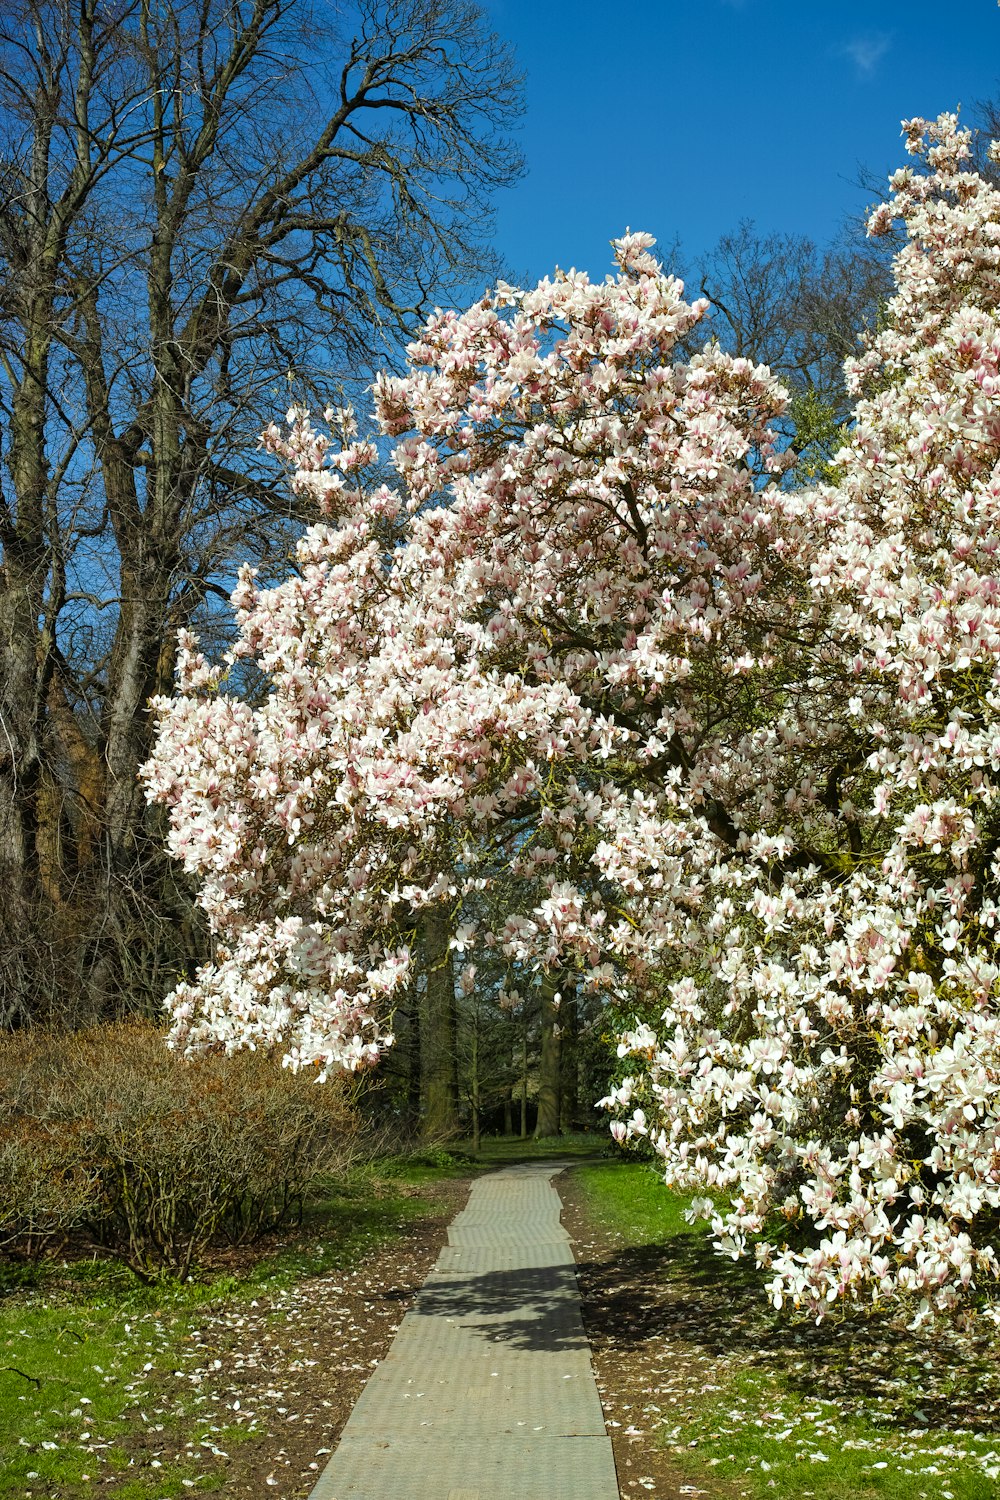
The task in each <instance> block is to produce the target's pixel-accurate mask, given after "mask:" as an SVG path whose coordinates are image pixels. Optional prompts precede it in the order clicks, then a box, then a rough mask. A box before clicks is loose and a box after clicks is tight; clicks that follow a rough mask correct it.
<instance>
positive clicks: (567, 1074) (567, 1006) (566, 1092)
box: [559, 990, 580, 1132]
mask: <svg viewBox="0 0 1000 1500" xmlns="http://www.w3.org/2000/svg"><path fill="white" fill-rule="evenodd" d="M559 1017H560V1026H561V1028H562V1057H561V1059H560V1079H559V1083H560V1090H559V1123H560V1126H561V1128H562V1130H563V1131H564V1132H565V1131H567V1130H568V1131H573V1130H576V1129H577V1127H578V1125H579V1123H580V1121H579V1114H580V1046H579V1041H580V1011H579V1006H578V1002H577V997H576V995H574V994H567V992H566V990H563V999H562V1005H561V1006H560V1007H559Z"/></svg>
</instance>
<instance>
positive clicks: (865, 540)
mask: <svg viewBox="0 0 1000 1500" xmlns="http://www.w3.org/2000/svg"><path fill="white" fill-rule="evenodd" d="M906 132H907V136H908V142H909V149H910V151H911V152H912V153H913V154H914V155H915V156H917V157H920V158H924V159H925V167H926V170H925V171H923V172H914V171H912V170H907V171H902V172H899V173H897V175H896V176H895V178H894V179H893V181H892V187H893V189H894V192H895V197H894V198H893V200H892V201H891V202H890V203H888V204H887V205H885V206H884V207H883V208H880V209H879V210H878V211H877V213H876V214H875V215H874V217H873V219H872V223H871V229H872V232H873V233H876V234H877V233H882V232H885V231H886V230H887V229H888V228H889V227H890V225H891V224H892V223H893V222H894V221H895V220H896V219H897V218H898V219H901V220H902V222H903V226H904V228H905V231H906V237H907V238H906V244H905V248H904V249H903V250H902V251H901V253H900V254H899V255H898V257H897V259H896V263H895V274H896V284H897V292H896V295H895V297H894V298H893V300H892V301H891V302H890V304H889V306H888V308H887V311H886V319H885V325H886V326H885V329H884V331H883V332H881V333H880V334H878V335H877V336H876V337H874V338H872V339H871V340H870V341H869V343H868V346H867V348H866V350H865V352H864V353H863V354H862V355H861V357H860V358H858V359H857V360H855V361H853V362H852V363H851V364H850V366H849V368H848V377H849V381H850V385H851V387H852V390H853V393H854V395H855V396H856V398H857V400H856V405H855V408H854V424H853V427H852V429H851V435H850V442H849V444H848V446H847V447H846V448H845V449H844V450H843V451H842V452H841V453H840V454H839V456H838V459H837V463H838V466H839V482H838V483H837V484H836V485H834V486H829V487H824V488H821V489H818V490H817V491H815V492H814V493H812V494H809V495H807V496H804V497H803V498H804V504H805V505H806V506H807V507H808V510H809V513H810V514H809V521H808V526H809V529H810V532H811V535H812V537H813V541H814V545H815V548H816V552H815V557H814V559H813V561H812V563H811V565H810V581H811V587H812V590H813V595H814V598H815V600H816V601H817V603H818V604H820V611H821V614H822V616H823V627H822V630H821V631H820V632H819V633H818V634H817V635H816V636H814V637H812V638H809V637H805V636H804V637H803V648H804V649H803V651H802V654H801V658H800V661H799V664H798V667H797V670H796V673H795V674H794V676H793V677H792V678H790V679H789V680H788V682H787V684H786V694H785V697H784V701H783V702H782V703H781V704H780V706H779V707H778V708H777V711H776V712H775V713H773V715H772V716H771V717H770V719H769V722H768V724H767V725H766V726H764V727H763V728H762V730H761V731H760V732H758V734H757V735H756V736H755V737H754V738H753V740H752V741H748V743H747V746H746V751H745V754H746V759H747V765H748V768H749V767H750V766H753V767H756V768H757V772H758V774H759V775H760V776H761V777H762V778H767V779H771V780H774V782H775V786H776V789H777V790H782V789H784V795H783V797H782V798H781V799H780V801H779V800H778V799H775V805H774V806H773V808H772V810H771V815H770V816H769V817H768V818H767V819H764V820H761V821H760V822H759V823H758V825H757V829H756V830H755V832H754V834H753V835H752V837H751V840H750V848H751V853H752V855H753V858H752V860H749V861H747V860H743V861H740V862H738V863H733V862H732V861H728V860H720V861H719V863H718V864H717V865H716V866H715V868H714V870H713V879H714V881H715V889H714V893H713V897H712V901H711V903H710V907H709V908H708V909H707V910H706V912H705V914H704V918H703V923H704V928H705V930H706V931H707V932H713V933H715V934H716V935H717V938H718V940H717V941H715V942H711V941H710V942H708V943H706V944H705V945H704V946H703V947H702V949H701V950H700V953H699V954H698V956H697V963H696V964H695V965H689V966H688V967H687V970H686V972H684V973H683V974H679V975H678V976H677V977H676V978H675V979H674V981H673V982H672V983H670V984H669V986H668V993H669V1003H668V1005H667V1008H666V1009H665V1011H664V1013H663V1019H662V1024H661V1026H660V1027H659V1028H658V1030H657V1033H656V1034H655V1035H654V1034H653V1032H652V1031H651V1030H650V1029H649V1028H639V1029H637V1030H636V1031H634V1032H633V1033H632V1034H631V1035H630V1036H628V1037H626V1038H624V1039H623V1042H622V1047H621V1054H622V1055H625V1056H631V1058H632V1059H633V1061H634V1063H635V1069H634V1073H633V1076H631V1077H628V1078H626V1079H625V1081H624V1083H623V1084H622V1086H621V1087H619V1088H618V1089H617V1090H616V1091H615V1092H614V1094H613V1095H612V1096H611V1097H610V1098H609V1099H608V1100H607V1101H605V1102H606V1103H607V1105H608V1106H609V1107H610V1108H612V1109H613V1110H614V1111H615V1112H616V1114H617V1116H618V1118H617V1119H616V1121H615V1123H614V1125H613V1129H614V1132H615V1134H616V1136H617V1137H618V1138H619V1139H627V1138H629V1137H635V1136H636V1135H646V1134H651V1135H652V1137H653V1140H654V1146H655V1149H656V1150H657V1152H658V1153H659V1154H660V1156H661V1157H662V1159H663V1161H664V1164H665V1169H666V1177H667V1180H668V1181H669V1182H671V1183H673V1184H675V1185H678V1186H683V1187H686V1188H689V1189H695V1190H696V1191H702V1192H704V1190H705V1189H707V1195H706V1196H704V1197H702V1198H700V1199H699V1200H696V1203H695V1210H694V1211H695V1213H696V1214H703V1215H705V1216H708V1217H710V1218H711V1219H712V1222H713V1224H714V1226H715V1228H716V1231H717V1232H718V1234H719V1237H720V1239H719V1243H720V1246H721V1247H722V1248H723V1249H725V1250H727V1251H728V1252H729V1253H731V1254H732V1255H733V1256H739V1255H742V1254H744V1253H746V1251H747V1250H748V1248H749V1247H750V1246H751V1244H752V1245H753V1248H754V1249H755V1252H756V1255H757V1258H758V1261H759V1262H760V1263H762V1264H763V1265H764V1266H766V1267H768V1268H769V1269H770V1273H771V1277H772V1279H771V1280H770V1283H769V1291H770V1293H771V1296H772V1298H773V1301H774V1303H775V1305H776V1306H779V1307H780V1306H781V1305H782V1304H783V1303H784V1302H785V1301H786V1300H789V1301H791V1302H793V1303H794V1304H795V1305H796V1306H803V1307H806V1308H808V1309H809V1310H810V1311H811V1312H812V1313H814V1314H815V1315H816V1317H817V1318H819V1317H821V1316H822V1315H823V1313H824V1312H826V1311H827V1310H828V1309H829V1308H830V1307H832V1306H833V1305H835V1304H837V1303H838V1302H840V1301H841V1300H842V1299H855V1300H860V1301H863V1302H866V1303H879V1302H883V1301H886V1300H889V1299H892V1300H898V1299H900V1298H903V1299H906V1300H912V1301H913V1303H914V1321H915V1323H919V1322H920V1321H923V1320H924V1319H926V1318H928V1317H930V1316H932V1315H933V1314H934V1313H936V1312H944V1311H953V1310H955V1309H961V1308H968V1307H971V1306H974V1305H975V1304H976V1302H977V1301H978V1302H979V1303H981V1304H983V1305H986V1306H989V1305H990V1296H991V1289H992V1288H993V1287H994V1284H995V1282H996V1279H997V1276H998V1273H1000V1261H998V1250H1000V1239H998V1223H1000V1087H998V1085H1000V1024H998V1007H997V994H998V983H997V980H998V968H997V963H996V933H995V923H996V918H997V905H996V899H997V894H998V877H1000V864H998V858H997V854H998V847H1000V845H998V836H1000V806H998V801H997V772H998V769H1000V724H998V716H997V709H998V707H1000V697H998V688H1000V578H998V567H997V551H998V548H1000V464H998V460H1000V406H998V394H1000V317H998V315H1000V194H998V193H997V192H996V191H995V190H994V189H993V188H991V187H989V186H988V185H987V184H986V183H985V182H984V181H983V180H982V179H981V178H980V177H978V176H977V175H975V174H974V173H972V172H970V171H969V170H968V166H967V163H968V156H969V139H968V136H967V134H966V133H964V132H962V131H959V130H958V128H957V122H956V120H955V119H954V117H951V116H944V117H942V118H941V119H939V120H938V121H937V122H936V123H934V124H932V125H928V124H927V123H926V122H924V121H922V120H913V121H910V122H908V124H907V125H906ZM791 628H794V629H796V630H800V628H801V627H800V626H799V625H798V624H793V625H792V627H791ZM804 708H805V710H806V712H805V715H804ZM810 715H811V716H812V717H813V719H814V724H815V728H816V730H818V731H819V732H818V733H816V735H815V740H814V743H816V744H821V745H823V746H824V747H825V748H824V756H823V761H824V764H823V767H822V774H821V775H819V776H817V775H815V773H814V771H813V770H812V769H811V768H810V769H809V770H808V771H807V773H806V774H805V775H803V777H802V779H801V781H800V783H799V784H798V785H794V784H792V785H787V784H786V783H785V782H783V781H781V780H780V779H775V778H773V777H772V775H771V771H770V768H769V767H770V745H771V743H772V742H775V741H776V742H778V743H782V742H785V743H788V742H796V741H797V740H798V739H799V737H800V736H801V734H802V732H803V729H804V728H806V733H807V735H809V736H811V735H812V730H810V729H809V728H808V727H807V725H808V716H810ZM832 738H836V739H838V740H839V743H840V746H841V747H842V748H841V749H840V750H839V752H838V753H837V754H831V753H830V750H829V748H827V747H830V746H831V739H832ZM740 753H741V754H742V753H744V752H743V751H742V749H741V751H740ZM838 825H839V827H838ZM761 855H763V859H762V858H761Z"/></svg>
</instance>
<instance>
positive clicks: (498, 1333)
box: [310, 1162, 619, 1500]
mask: <svg viewBox="0 0 1000 1500" xmlns="http://www.w3.org/2000/svg"><path fill="white" fill-rule="evenodd" d="M563 1165H565V1163H553V1162H532V1163H530V1164H529V1165H527V1166H517V1167H505V1168H504V1169H503V1170H501V1171H499V1172H491V1173H490V1175H489V1176H488V1177H485V1178H481V1179H480V1180H479V1181H478V1182H476V1183H475V1185H474V1186H473V1189H472V1193H471V1196H470V1198H469V1203H468V1206H467V1207H466V1208H465V1209H464V1210H463V1212H462V1213H460V1214H459V1215H458V1217H457V1218H456V1219H455V1221H454V1222H453V1224H452V1225H451V1227H450V1229H449V1231H448V1244H447V1245H446V1246H445V1248H444V1249H443V1250H442V1252H441V1254H440V1256H439V1257H438V1261H437V1264H436V1265H435V1267H434V1269H433V1271H431V1273H430V1275H429V1276H428V1278H427V1280H426V1281H425V1282H424V1285H423V1288H422V1290H421V1291H420V1292H419V1293H418V1295H417V1299H416V1302H415V1304H414V1306H413V1308H412V1310H411V1311H410V1312H408V1313H407V1314H406V1316H405V1317H404V1319H403V1321H402V1323H401V1324H400V1328H399V1332H398V1333H397V1335H396V1337H395V1339H394V1341H393V1344H392V1347H391V1348H390V1350H389V1353H388V1354H387V1356H386V1358H385V1359H384V1360H383V1361H382V1363H381V1364H380V1365H379V1366H378V1367H377V1369H376V1370H375V1372H374V1374H373V1375H372V1377H371V1379H370V1380H369V1382H368V1384H367V1385H366V1386H365V1388H364V1390H363V1392H362V1393H361V1396H360V1398H359V1400H358V1402H357V1405H356V1406H355V1408H354V1410H353V1412H352V1413H351V1416H350V1418H349V1420H348V1422H347V1426H346V1427H345V1428H344V1431H343V1434H342V1436H341V1439H340V1444H339V1446H338V1447H337V1450H336V1452H335V1453H334V1455H333V1457H332V1458H331V1460H330V1462H329V1464H328V1465H327V1467H326V1469H325V1470H324V1472H323V1474H322V1475H321V1477H320V1480H319V1483H318V1484H317V1485H316V1488H315V1489H314V1490H313V1492H312V1495H311V1497H310V1500H619V1495H618V1484H617V1481H616V1479H615V1465H614V1458H613V1457H612V1453H611V1442H610V1439H609V1438H608V1435H607V1432H606V1430H605V1426H604V1417H603V1414H602V1412H601V1403H600V1399H599V1397H598V1394H597V1387H596V1385H595V1384H594V1373H593V1370H592V1368H591V1364H590V1348H589V1345H588V1343H587V1338H586V1335H585V1334H584V1331H583V1323H582V1322H581V1320H580V1295H579V1290H578V1288H577V1283H576V1271H575V1267H574V1262H573V1252H572V1250H571V1249H570V1245H569V1239H568V1238H567V1235H566V1232H565V1230H564V1229H563V1228H562V1226H561V1225H560V1223H559V1197H558V1195H557V1193H556V1191H555V1188H554V1187H553V1186H552V1181H551V1179H552V1178H553V1177H554V1176H555V1174H556V1173H557V1172H558V1171H560V1170H561V1167H562V1166H563Z"/></svg>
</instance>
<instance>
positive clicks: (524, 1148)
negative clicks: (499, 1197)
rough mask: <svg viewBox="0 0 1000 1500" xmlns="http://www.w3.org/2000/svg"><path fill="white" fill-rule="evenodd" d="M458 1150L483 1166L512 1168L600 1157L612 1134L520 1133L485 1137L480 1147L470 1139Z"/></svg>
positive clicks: (464, 1156)
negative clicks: (527, 1163)
mask: <svg viewBox="0 0 1000 1500" xmlns="http://www.w3.org/2000/svg"><path fill="white" fill-rule="evenodd" d="M455 1149H456V1151H458V1152H459V1153H460V1154H461V1157H462V1159H465V1158H466V1157H467V1158H468V1160H469V1161H472V1162H475V1163H476V1164H477V1165H479V1166H481V1167H487V1166H489V1167H493V1166H495V1167H509V1166H511V1165H512V1164H514V1163H515V1162H519V1161H544V1160H546V1159H548V1158H550V1157H558V1158H562V1157H574V1158H577V1157H579V1158H580V1159H581V1160H584V1159H586V1158H589V1157H593V1158H594V1159H598V1158H600V1157H602V1156H606V1155H607V1152H608V1136H607V1134H606V1132H605V1131H603V1130H595V1131H585V1130H580V1131H573V1132H572V1133H567V1134H566V1135H549V1136H541V1137H539V1138H537V1139H536V1138H535V1137H534V1136H526V1137H525V1138H524V1139H522V1138H521V1137H520V1136H517V1135H500V1136H485V1135H484V1136H483V1137H482V1139H481V1141H480V1143H479V1148H478V1150H476V1151H474V1150H473V1148H472V1145H471V1142H469V1141H460V1142H458V1144H457V1146H456V1148H455Z"/></svg>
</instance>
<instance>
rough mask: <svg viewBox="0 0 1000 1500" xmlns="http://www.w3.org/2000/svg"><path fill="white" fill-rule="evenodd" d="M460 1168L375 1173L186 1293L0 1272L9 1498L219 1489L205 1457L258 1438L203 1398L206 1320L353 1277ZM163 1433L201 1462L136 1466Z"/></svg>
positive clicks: (117, 1274) (3, 1449) (105, 1266)
mask: <svg viewBox="0 0 1000 1500" xmlns="http://www.w3.org/2000/svg"><path fill="white" fill-rule="evenodd" d="M457 1170H458V1169H457V1167H455V1166H454V1165H452V1166H450V1167H449V1166H448V1165H438V1166H432V1165H430V1166H429V1165H423V1166H421V1165H420V1164H408V1163H402V1162H401V1163H397V1164H393V1165H391V1166H390V1167H388V1168H386V1167H385V1166H384V1165H383V1166H381V1167H373V1168H369V1169H368V1170H367V1171H365V1172H362V1173H358V1174H356V1175H355V1176H354V1177H353V1179H352V1180H350V1181H348V1182H346V1183H342V1184H339V1185H338V1186H337V1187H336V1188H335V1189H331V1191H330V1193H329V1195H328V1196H327V1197H326V1198H324V1199H323V1200H321V1201H318V1202H316V1203H314V1204H313V1205H312V1206H311V1208H310V1210H309V1213H308V1220H307V1224H306V1226H305V1232H303V1233H302V1234H301V1235H296V1236H291V1237H286V1239H285V1242H284V1244H283V1245H282V1246H281V1248H280V1249H277V1250H275V1251H274V1253H271V1254H269V1255H267V1256H265V1257H263V1258H259V1259H256V1261H254V1260H253V1259H252V1258H244V1260H243V1263H242V1269H238V1270H236V1271H233V1270H229V1271H226V1272H219V1273H217V1274H213V1275H209V1276H207V1277H206V1278H205V1279H203V1280H200V1281H192V1282H191V1283H188V1284H186V1285H179V1284H177V1283H171V1282H164V1283H163V1284H161V1285H156V1286H152V1287H147V1286H143V1285H141V1284H140V1283H139V1282H137V1280H136V1278H135V1277H134V1276H132V1275H131V1273H130V1272H128V1271H127V1270H125V1269H124V1268H122V1267H120V1266H118V1265H116V1264H114V1263H110V1262H102V1261H93V1260H84V1261H76V1262H74V1263H69V1264H66V1263H63V1264H60V1263H49V1264H46V1265H43V1266H41V1267H39V1268H34V1267H30V1268H22V1269H18V1268H16V1267H12V1266H10V1265H8V1266H6V1267H4V1266H2V1265H0V1497H11V1500H13V1497H17V1500H26V1497H42V1496H46V1497H49V1496H59V1497H76V1496H81V1497H82V1496H84V1495H89V1494H91V1493H93V1490H94V1488H95V1487H96V1486H97V1485H98V1484H100V1486H101V1491H102V1493H103V1494H105V1495H109V1496H114V1497H115V1500H168V1497H169V1500H172V1497H174V1496H183V1495H187V1494H195V1493H198V1492H200V1491H206V1490H217V1489H218V1488H219V1486H220V1484H221V1483H222V1479H221V1477H220V1474H219V1469H218V1465H217V1464H215V1465H211V1464H206V1463H200V1462H199V1461H198V1451H199V1449H200V1450H202V1451H203V1452H204V1453H205V1456H206V1457H207V1456H208V1455H209V1454H210V1453H212V1452H218V1450H222V1451H223V1453H227V1452H229V1451H230V1450H231V1448H232V1445H234V1444H238V1443H241V1442H245V1441H246V1440H247V1438H248V1437H251V1436H252V1435H253V1431H254V1429H253V1426H252V1425H250V1426H240V1425H239V1424H236V1423H231V1424H228V1425H226V1424H225V1423H221V1424H220V1422H219V1421H217V1420H213V1417H212V1412H211V1409H207V1408H206V1407H205V1406H204V1405H203V1404H202V1402H203V1400H204V1398H201V1400H200V1399H199V1384H200V1379H201V1377H200V1376H199V1374H198V1373H197V1372H198V1368H199V1365H200V1363H201V1362H203V1361H204V1360H205V1358H206V1348H205V1345H204V1343H203V1342H202V1341H201V1338H200V1334H199V1325H200V1323H201V1321H202V1320H203V1319H204V1317H205V1314H206V1310H213V1311H217V1310H218V1309H219V1308H220V1307H228V1306H233V1307H235V1308H238V1307H240V1306H241V1305H242V1306H248V1305H255V1304H256V1299H258V1298H259V1299H261V1300H263V1299H264V1298H269V1297H271V1296H273V1295H274V1294H275V1293H276V1292H277V1291H279V1290H280V1289H281V1288H283V1287H288V1286H291V1285H293V1284H294V1283H296V1282H298V1281H300V1280H301V1279H302V1278H303V1277H306V1276H312V1275H321V1274H326V1273H330V1272H333V1271H339V1270H341V1269H346V1268H349V1267H351V1266H353V1265H356V1264H357V1263H358V1262H360V1261H361V1260H362V1259H363V1258H364V1257H366V1256H369V1255H370V1254H371V1252H372V1251H373V1250H376V1249H377V1248H378V1247H379V1246H388V1245H389V1244H390V1243H391V1242H392V1241H393V1239H398V1238H399V1235H400V1226H401V1225H403V1224H405V1223H406V1222H407V1221H408V1220H411V1219H413V1218H414V1217H417V1216H420V1215H423V1214H425V1213H427V1212H428V1211H431V1210H432V1209H433V1205H432V1204H431V1202H430V1201H429V1200H428V1199H427V1198H426V1197H423V1196H421V1194H420V1185H421V1184H424V1183H428V1182H431V1181H434V1180H436V1179H438V1178H440V1177H442V1176H447V1175H454V1174H455V1172H456V1171H457ZM465 1170H466V1171H467V1170H468V1169H467V1168H466V1169H465ZM168 1383H169V1385H170V1388H171V1392H172V1394H171V1397H170V1399H169V1400H166V1399H165V1398H164V1388H165V1385H166V1384H168ZM178 1391H179V1392H180V1394H179V1395H178ZM165 1426H170V1428H171V1435H172V1436H173V1437H174V1438H175V1439H183V1442H184V1443H185V1444H187V1443H190V1444H191V1445H192V1448H193V1450H194V1453H193V1454H192V1457H191V1461H190V1462H186V1461H185V1462H179V1463H172V1464H171V1465H170V1468H169V1472H167V1469H166V1468H165V1467H163V1466H160V1465H158V1464H157V1463H156V1460H155V1459H153V1460H152V1461H151V1462H144V1463H143V1464H141V1465H137V1464H136V1462H135V1461H134V1456H133V1455H134V1452H135V1442H136V1440H138V1439H139V1438H141V1439H143V1440H144V1441H146V1442H147V1443H148V1442H149V1441H150V1440H151V1439H150V1435H151V1434H163V1432H164V1428H165ZM153 1440H154V1441H155V1438H154V1439H153ZM179 1445H180V1444H179V1442H178V1443H175V1446H179ZM160 1467H163V1472H162V1473H161V1472H158V1469H159V1468H160Z"/></svg>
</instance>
